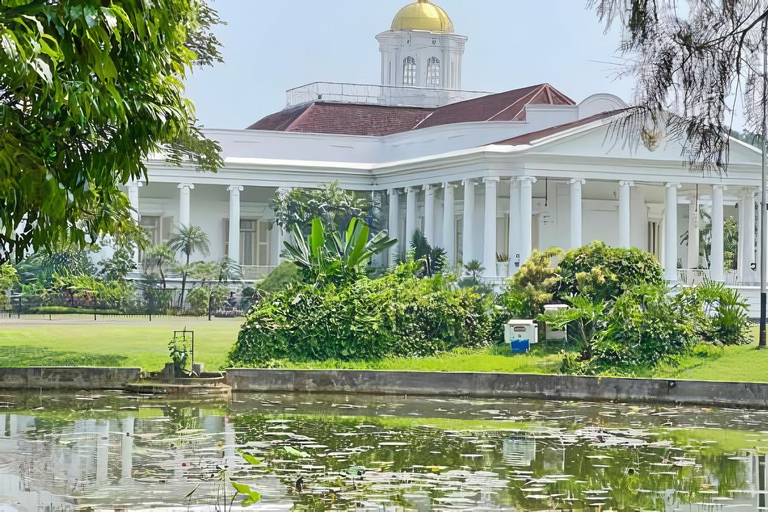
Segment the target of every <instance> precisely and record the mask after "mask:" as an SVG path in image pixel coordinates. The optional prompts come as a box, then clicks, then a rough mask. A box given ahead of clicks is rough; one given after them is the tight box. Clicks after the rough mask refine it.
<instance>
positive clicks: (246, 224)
mask: <svg viewBox="0 0 768 512" xmlns="http://www.w3.org/2000/svg"><path fill="white" fill-rule="evenodd" d="M240 263H241V264H242V265H246V266H255V267H260V266H264V267H266V266H268V265H269V222H266V221H263V220H253V219H245V220H241V221H240Z"/></svg>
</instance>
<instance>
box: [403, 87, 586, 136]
mask: <svg viewBox="0 0 768 512" xmlns="http://www.w3.org/2000/svg"><path fill="white" fill-rule="evenodd" d="M526 105H575V103H574V101H573V100H572V99H570V98H569V97H567V96H565V95H564V94H562V93H560V92H559V91H557V90H555V89H554V88H553V87H552V86H551V85H549V84H542V85H534V86H531V87H525V88H523V89H515V90H512V91H507V92H502V93H499V94H491V95H489V96H483V97H481V98H476V99H473V100H468V101H462V102H459V103H453V104H451V105H446V106H444V107H441V108H439V109H437V110H436V111H435V112H434V113H433V114H432V115H431V116H429V117H428V118H427V119H426V120H424V122H422V123H421V124H420V125H419V126H418V128H428V127H430V126H439V125H444V124H453V123H467V122H472V121H475V122H477V121H525V106H526Z"/></svg>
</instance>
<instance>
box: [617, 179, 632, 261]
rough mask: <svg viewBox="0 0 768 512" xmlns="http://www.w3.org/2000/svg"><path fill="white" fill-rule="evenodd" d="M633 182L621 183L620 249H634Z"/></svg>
mask: <svg viewBox="0 0 768 512" xmlns="http://www.w3.org/2000/svg"><path fill="white" fill-rule="evenodd" d="M634 186H635V184H634V182H632V181H620V182H619V247H623V248H625V249H629V248H630V247H632V187H634Z"/></svg>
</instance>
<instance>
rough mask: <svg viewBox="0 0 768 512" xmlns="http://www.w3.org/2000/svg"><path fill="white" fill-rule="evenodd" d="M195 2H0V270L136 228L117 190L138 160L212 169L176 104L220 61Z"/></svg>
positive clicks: (205, 9) (207, 148)
mask: <svg viewBox="0 0 768 512" xmlns="http://www.w3.org/2000/svg"><path fill="white" fill-rule="evenodd" d="M216 23H218V17H217V16H216V14H215V11H213V10H212V9H210V7H209V6H207V5H206V4H205V3H204V1H203V0H153V1H152V2H145V1H137V0H110V1H107V2H105V1H102V0H3V1H2V2H0V126H1V127H2V128H0V263H2V262H3V261H6V260H8V259H9V258H10V256H11V255H12V254H16V255H19V256H20V255H21V254H22V253H24V252H25V251H28V250H38V249H40V248H48V249H51V248H53V247H56V246H64V245H73V246H76V247H79V248H84V247H86V246H88V245H90V244H93V243H95V242H96V241H97V240H98V239H99V237H101V236H103V235H106V234H112V235H113V236H115V237H116V238H118V239H119V238H120V237H124V236H128V235H130V234H131V233H132V232H135V231H136V230H137V229H139V228H138V226H137V225H136V224H135V223H134V222H133V220H132V218H131V215H130V205H129V201H128V199H127V197H126V195H125V194H124V193H123V192H122V191H121V189H120V186H121V185H124V184H126V183H128V182H129V181H131V180H139V179H146V174H147V172H146V167H145V166H144V164H143V161H144V160H145V159H146V158H147V157H148V155H150V154H154V153H160V152H165V153H166V154H167V155H168V157H169V159H170V160H171V161H173V162H175V163H177V164H181V163H183V162H185V161H187V159H188V158H194V160H195V161H196V162H197V165H198V167H199V168H202V169H206V170H216V169H217V168H218V167H219V166H220V165H221V159H220V157H219V156H218V151H219V147H218V145H217V144H216V143H215V142H212V141H207V140H205V138H204V137H203V136H202V134H201V132H200V130H199V127H198V126H197V125H196V119H195V115H194V108H193V106H192V104H191V103H190V102H189V101H188V100H187V99H186V98H185V97H184V86H183V80H184V78H185V77H186V76H187V73H188V72H189V71H190V69H191V68H192V66H194V65H196V64H201V65H208V64H211V63H213V62H217V61H219V60H221V56H220V54H219V50H218V48H219V43H218V41H217V40H216V39H215V37H213V36H212V34H211V27H212V26H213V25H215V24H216Z"/></svg>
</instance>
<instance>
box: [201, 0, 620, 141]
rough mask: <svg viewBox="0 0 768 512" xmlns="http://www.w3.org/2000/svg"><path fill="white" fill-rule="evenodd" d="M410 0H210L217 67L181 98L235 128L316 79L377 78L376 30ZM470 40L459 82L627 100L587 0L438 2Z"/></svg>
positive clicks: (209, 120) (208, 123) (213, 123)
mask: <svg viewBox="0 0 768 512" xmlns="http://www.w3.org/2000/svg"><path fill="white" fill-rule="evenodd" d="M410 1H411V0H325V1H318V0H288V1H287V0H212V5H213V7H214V8H215V9H217V10H218V12H219V15H220V16H221V18H222V19H223V20H224V21H226V22H227V25H226V26H222V27H219V28H218V29H217V31H216V32H217V35H218V36H219V38H220V40H221V42H222V43H223V45H224V48H223V54H224V60H225V63H224V64H218V65H216V66H215V67H213V68H208V69H204V70H195V72H194V75H193V76H192V77H191V78H190V79H189V80H188V82H187V94H188V96H189V97H190V98H191V99H192V100H193V102H194V103H195V106H196V108H197V115H198V118H199V119H200V121H201V123H202V124H203V125H204V126H205V127H207V128H232V129H240V128H245V127H247V126H249V125H250V124H252V123H254V122H256V121H258V120H259V119H261V118H262V117H264V116H265V115H267V114H270V113H273V112H277V111H279V110H281V109H283V108H284V107H285V91H286V90H287V89H290V88H292V87H296V86H299V85H304V84H307V83H310V82H316V81H328V82H351V83H366V84H378V83H380V81H381V58H380V54H379V48H378V42H377V41H376V39H375V36H376V34H378V33H380V32H384V31H386V30H388V29H389V26H390V24H391V22H392V18H394V16H395V14H396V13H397V11H398V10H399V9H400V8H401V7H403V6H405V5H406V4H408V3H409V2H410ZM434 3H436V4H438V5H440V6H441V7H443V8H444V9H445V10H446V11H447V12H448V14H449V16H450V17H451V19H452V20H453V22H454V25H455V27H456V32H457V33H458V34H461V35H465V36H467V37H468V38H469V41H468V42H467V47H466V53H465V54H464V69H463V83H462V88H463V89H467V90H481V91H491V92H500V91H506V90H509V89H516V88H519V87H526V86H529V85H535V84H540V83H549V84H551V85H552V86H554V87H555V88H556V89H558V90H560V91H561V92H563V93H564V94H566V95H568V96H570V97H571V98H573V99H574V100H575V101H577V102H578V101H581V100H583V99H584V98H586V97H588V96H590V95H592V94H595V93H600V92H608V93H612V94H616V95H617V96H619V97H621V98H622V99H624V100H625V101H629V100H631V98H632V91H633V88H634V80H633V79H632V78H631V77H625V78H622V79H620V78H619V77H618V73H619V71H620V70H621V62H622V59H621V56H620V55H619V53H618V52H617V51H616V49H617V48H618V44H619V33H618V30H613V31H612V32H611V33H609V34H605V32H604V27H603V26H602V25H601V24H600V22H599V21H598V19H597V15H596V14H595V13H594V11H590V10H587V8H586V4H587V1H586V0H482V1H479V0H436V1H435V2H434Z"/></svg>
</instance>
